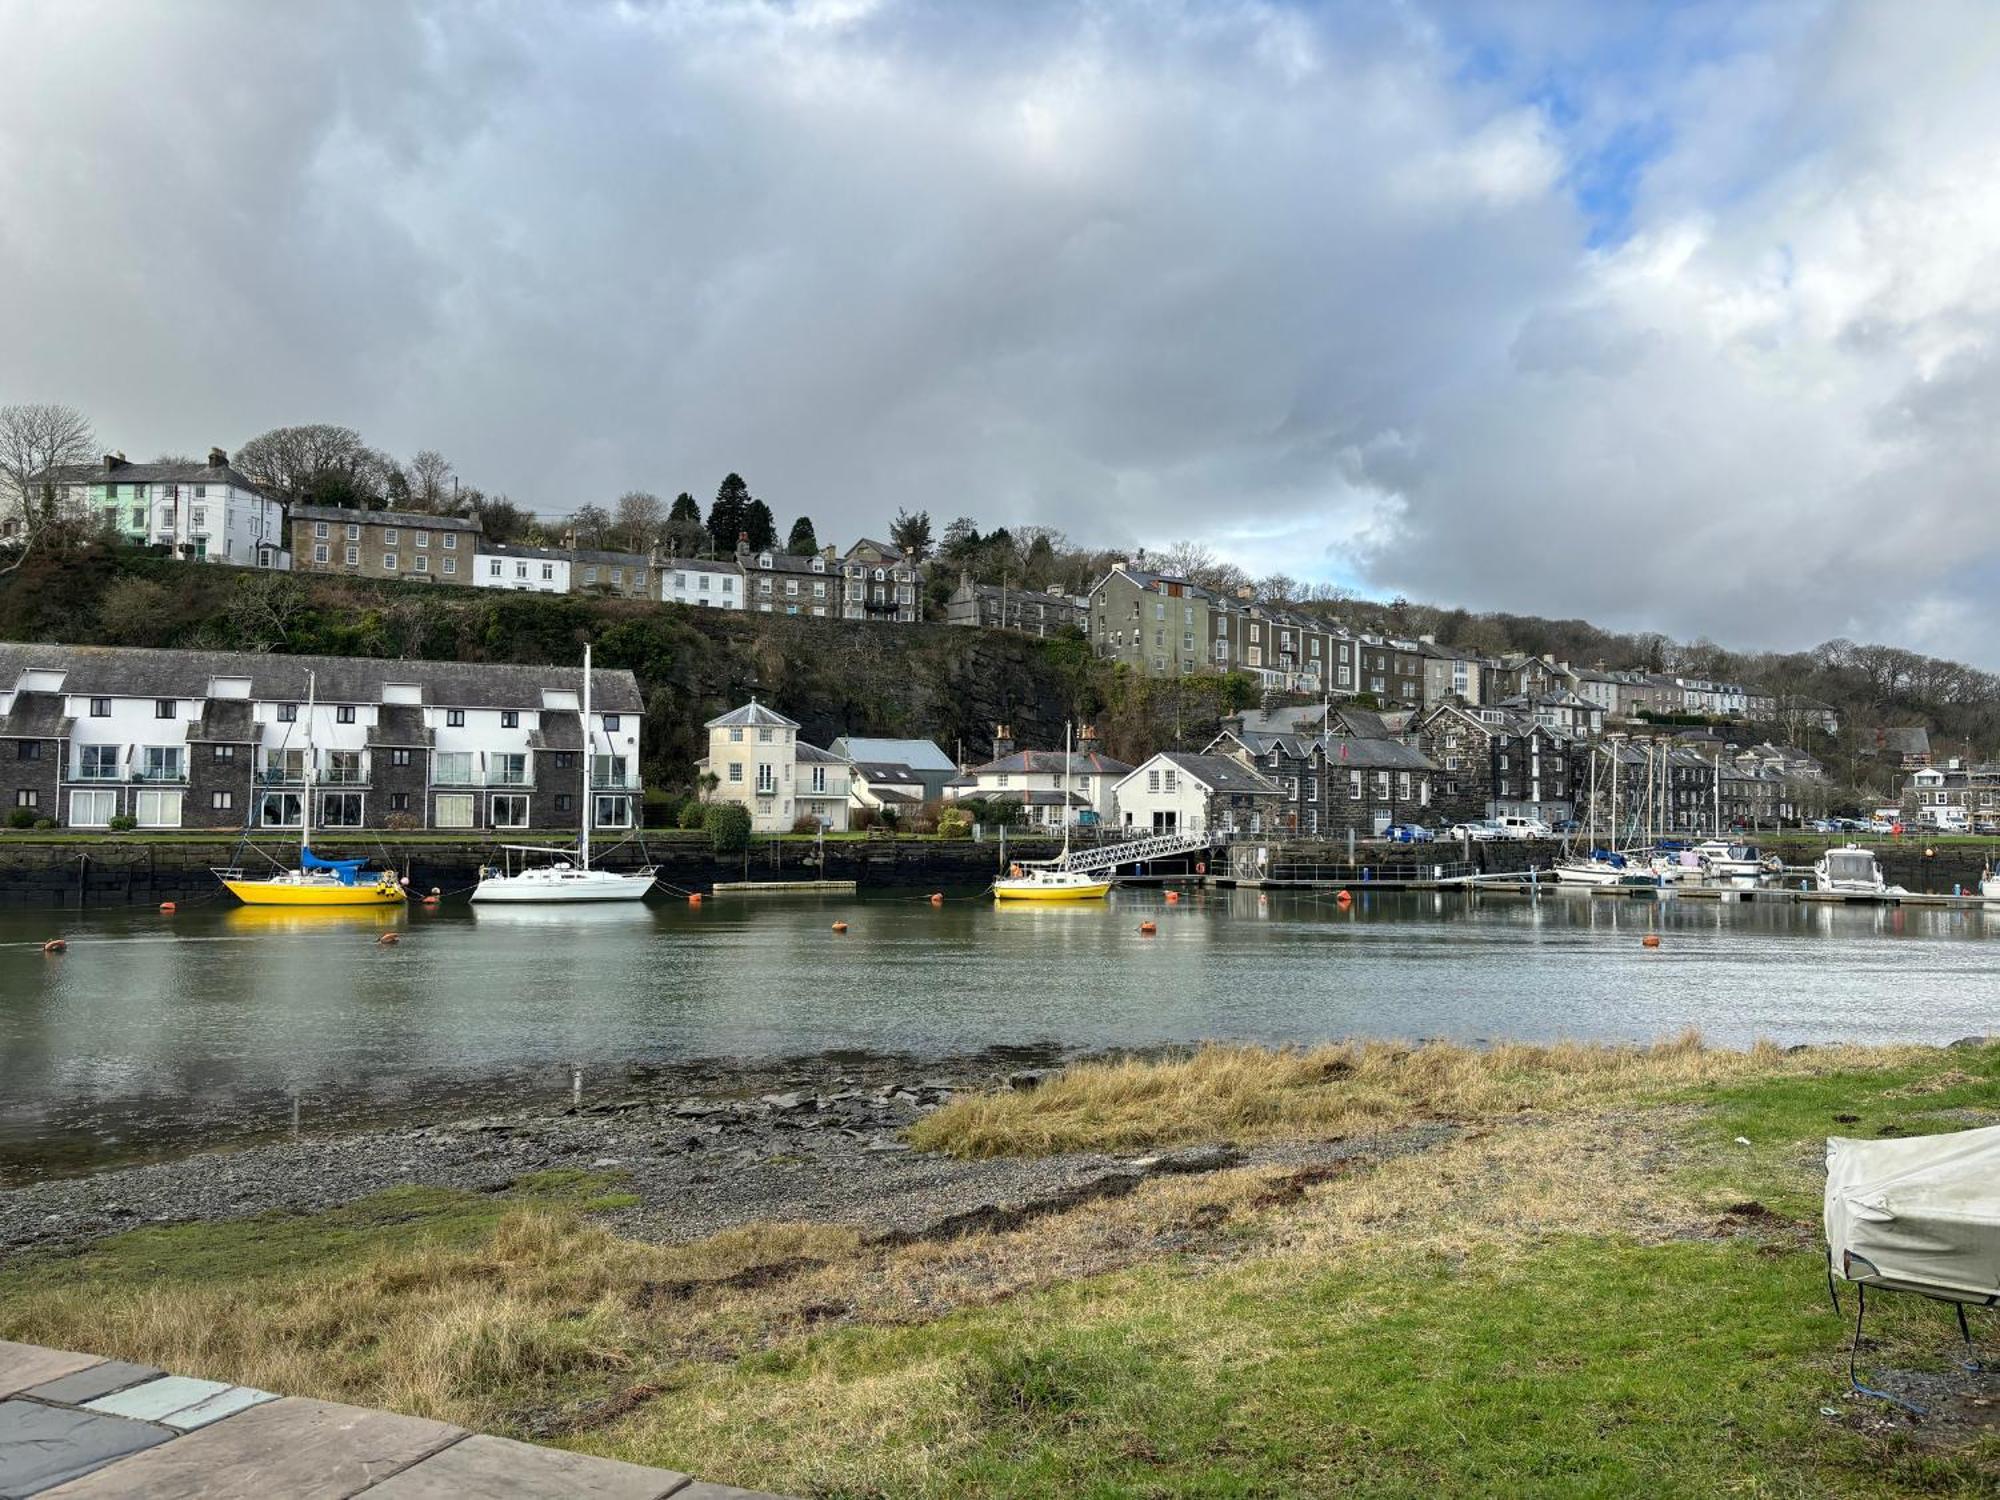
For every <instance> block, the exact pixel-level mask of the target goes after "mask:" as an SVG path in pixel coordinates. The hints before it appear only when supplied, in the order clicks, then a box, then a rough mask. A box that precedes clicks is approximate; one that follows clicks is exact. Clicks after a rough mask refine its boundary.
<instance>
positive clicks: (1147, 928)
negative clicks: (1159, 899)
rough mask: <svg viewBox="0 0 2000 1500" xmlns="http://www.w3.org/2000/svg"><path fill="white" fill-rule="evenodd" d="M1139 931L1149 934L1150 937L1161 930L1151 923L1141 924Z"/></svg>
mask: <svg viewBox="0 0 2000 1500" xmlns="http://www.w3.org/2000/svg"><path fill="white" fill-rule="evenodd" d="M1139 930H1140V931H1141V932H1143V933H1147V934H1149V935H1150V934H1152V933H1155V932H1158V931H1159V930H1160V929H1159V928H1157V927H1155V926H1154V925H1153V924H1152V923H1151V922H1141V923H1140V924H1139Z"/></svg>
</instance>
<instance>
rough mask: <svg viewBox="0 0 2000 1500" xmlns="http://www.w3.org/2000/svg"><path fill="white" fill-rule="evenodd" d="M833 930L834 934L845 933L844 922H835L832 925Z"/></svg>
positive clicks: (845, 925)
mask: <svg viewBox="0 0 2000 1500" xmlns="http://www.w3.org/2000/svg"><path fill="white" fill-rule="evenodd" d="M833 930H834V931H835V932H845V931H847V924H846V923H845V922H835V923H834V924H833Z"/></svg>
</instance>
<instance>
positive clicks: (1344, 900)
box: [1333, 891, 1354, 910]
mask: <svg viewBox="0 0 2000 1500" xmlns="http://www.w3.org/2000/svg"><path fill="white" fill-rule="evenodd" d="M1333 904H1334V905H1335V906H1338V907H1340V908H1342V909H1343V910H1345V909H1346V908H1347V907H1350V906H1352V905H1353V904H1354V898H1353V897H1352V896H1350V895H1348V894H1347V892H1346V891H1342V892H1341V893H1340V894H1339V895H1337V896H1335V897H1334V898H1333Z"/></svg>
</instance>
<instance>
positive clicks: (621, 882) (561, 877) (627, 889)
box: [472, 870, 653, 905]
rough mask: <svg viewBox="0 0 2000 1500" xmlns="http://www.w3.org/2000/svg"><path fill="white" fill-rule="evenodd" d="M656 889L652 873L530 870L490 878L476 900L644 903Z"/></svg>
mask: <svg viewBox="0 0 2000 1500" xmlns="http://www.w3.org/2000/svg"><path fill="white" fill-rule="evenodd" d="M652 888H653V873H652V871H650V870H647V871H643V872H641V873H640V874H637V875H618V874H614V873H613V872H611V871H610V870H526V871H523V872H522V873H521V874H518V875H489V876H488V877H487V878H486V879H484V880H482V881H480V882H479V885H478V888H477V889H475V890H474V891H473V893H472V899H473V900H474V901H476V902H480V903H482V904H495V905H498V904H512V905H553V904H555V903H557V902H565V903H567V902H576V901H643V900H645V898H646V893H647V892H648V891H650V890H651V889H652Z"/></svg>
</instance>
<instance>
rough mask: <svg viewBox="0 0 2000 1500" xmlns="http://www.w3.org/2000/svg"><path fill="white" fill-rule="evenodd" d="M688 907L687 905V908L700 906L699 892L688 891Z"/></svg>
mask: <svg viewBox="0 0 2000 1500" xmlns="http://www.w3.org/2000/svg"><path fill="white" fill-rule="evenodd" d="M688 905H689V906H699V905H701V892H700V891H689V892H688Z"/></svg>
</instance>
